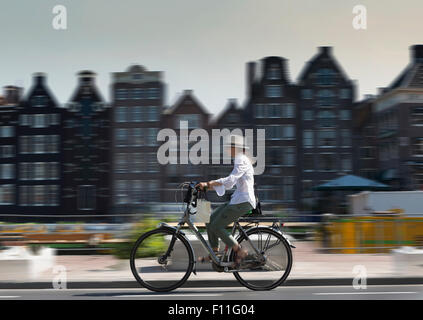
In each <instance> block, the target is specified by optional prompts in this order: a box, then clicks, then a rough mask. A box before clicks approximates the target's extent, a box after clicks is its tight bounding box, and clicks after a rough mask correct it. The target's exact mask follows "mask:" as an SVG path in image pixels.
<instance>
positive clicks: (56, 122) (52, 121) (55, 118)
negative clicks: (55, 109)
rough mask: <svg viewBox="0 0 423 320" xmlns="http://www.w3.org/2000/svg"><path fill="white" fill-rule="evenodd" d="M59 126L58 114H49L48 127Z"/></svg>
mask: <svg viewBox="0 0 423 320" xmlns="http://www.w3.org/2000/svg"><path fill="white" fill-rule="evenodd" d="M59 124H60V114H57V113H53V114H50V125H52V126H57V125H59Z"/></svg>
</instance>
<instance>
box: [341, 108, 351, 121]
mask: <svg viewBox="0 0 423 320" xmlns="http://www.w3.org/2000/svg"><path fill="white" fill-rule="evenodd" d="M340 118H341V120H351V110H345V109H343V110H341V111H340Z"/></svg>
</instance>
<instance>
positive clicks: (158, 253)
mask: <svg viewBox="0 0 423 320" xmlns="http://www.w3.org/2000/svg"><path fill="white" fill-rule="evenodd" d="M172 239H173V240H174V243H173V244H172ZM170 246H171V248H170ZM166 252H169V255H168V256H167V257H165V254H166ZM130 265H131V270H132V274H133V275H134V277H135V279H136V280H137V281H138V282H139V283H140V284H141V285H142V286H143V287H145V288H147V289H149V290H152V291H158V292H164V291H171V290H174V289H176V288H178V287H180V286H182V285H183V284H184V283H185V281H186V280H187V279H188V277H189V276H190V274H191V272H192V270H193V267H194V254H193V251H192V248H191V245H190V244H189V242H188V240H187V239H186V237H185V236H184V235H182V234H180V233H178V234H175V230H174V229H172V228H158V229H154V230H151V231H149V232H147V233H145V234H143V235H142V236H141V237H140V238H139V239H138V240H137V241H136V242H135V244H134V247H133V248H132V252H131V257H130Z"/></svg>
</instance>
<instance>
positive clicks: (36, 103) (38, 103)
mask: <svg viewBox="0 0 423 320" xmlns="http://www.w3.org/2000/svg"><path fill="white" fill-rule="evenodd" d="M31 101H32V106H33V107H45V106H47V101H48V99H47V97H46V96H34V97H32V99H31Z"/></svg>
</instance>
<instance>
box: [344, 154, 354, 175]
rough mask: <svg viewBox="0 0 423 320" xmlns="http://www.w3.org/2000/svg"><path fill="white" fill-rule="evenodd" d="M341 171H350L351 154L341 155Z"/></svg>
mask: <svg viewBox="0 0 423 320" xmlns="http://www.w3.org/2000/svg"><path fill="white" fill-rule="evenodd" d="M341 170H342V171H351V170H352V160H351V154H348V153H346V154H341Z"/></svg>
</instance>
